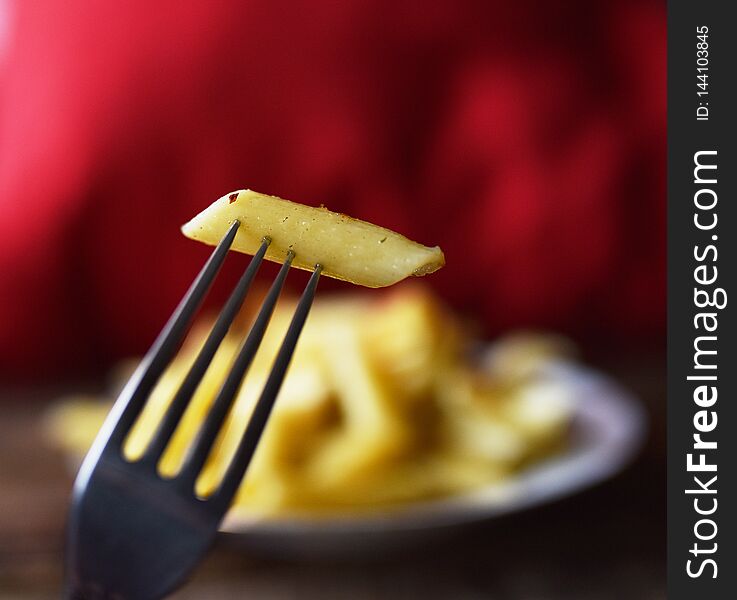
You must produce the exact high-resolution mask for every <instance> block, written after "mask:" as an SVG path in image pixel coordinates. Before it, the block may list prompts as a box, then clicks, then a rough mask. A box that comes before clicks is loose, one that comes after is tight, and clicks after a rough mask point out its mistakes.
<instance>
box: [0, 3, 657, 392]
mask: <svg viewBox="0 0 737 600" xmlns="http://www.w3.org/2000/svg"><path fill="white" fill-rule="evenodd" d="M3 5H4V6H5V7H6V8H5V13H6V14H5V17H4V23H5V25H4V26H3V27H0V373H2V374H3V375H4V376H5V377H12V378H19V377H37V378H38V377H48V376H51V375H54V376H56V375H58V374H59V373H62V372H65V373H73V372H78V371H82V370H89V369H95V368H99V367H101V366H103V365H107V364H109V363H110V362H112V361H113V360H114V359H116V358H118V357H120V356H124V355H129V354H131V353H135V352H140V351H142V350H144V349H145V348H146V346H147V345H148V344H149V343H150V342H151V340H152V338H153V336H154V335H155V333H156V332H157V331H158V330H159V328H160V327H161V325H162V324H163V322H164V320H165V319H166V317H167V316H168V314H169V313H170V312H171V310H172V308H173V306H174V305H175V304H176V302H177V300H178V299H179V297H180V296H181V294H182V293H183V291H184V289H185V288H186V287H187V285H188V283H189V282H190V281H191V279H192V277H193V275H194V273H195V272H196V271H197V270H198V268H199V266H200V265H201V263H202V262H203V260H204V258H205V257H206V256H207V254H208V252H209V251H208V249H207V248H205V247H204V246H200V245H198V244H194V243H192V242H190V241H188V240H186V239H184V238H183V237H182V236H181V234H180V233H179V225H180V224H181V223H183V222H184V221H186V220H187V219H188V218H190V217H191V216H192V215H193V214H194V213H196V212H198V211H199V210H201V209H202V208H203V207H204V206H206V205H207V204H209V203H210V202H211V201H212V200H214V199H215V198H216V197H218V196H220V195H222V194H224V193H226V192H229V191H231V190H233V189H237V188H241V187H250V188H252V189H255V190H258V191H262V192H265V193H272V194H277V195H281V196H283V197H286V198H289V199H292V200H296V201H301V202H305V203H310V204H319V203H325V204H326V205H327V206H328V207H329V208H331V209H333V210H339V211H342V212H346V213H349V214H351V215H353V216H356V217H359V218H363V219H366V220H370V221H374V222H377V223H380V224H382V225H385V226H387V227H391V228H394V229H396V230H398V231H400V232H402V233H404V234H406V235H408V236H409V237H411V238H413V239H416V240H418V241H420V242H423V243H426V244H431V245H434V244H439V245H440V246H441V247H442V248H443V249H444V250H445V253H446V258H447V262H448V264H447V266H446V268H445V269H443V270H442V271H440V272H439V273H437V274H435V275H433V276H432V277H430V278H428V279H427V282H428V283H429V284H432V285H433V286H434V287H435V289H437V290H438V291H439V292H440V293H441V294H442V295H443V296H444V297H445V298H446V299H447V300H448V301H449V302H451V303H452V304H453V305H454V306H455V307H456V308H457V309H459V310H461V311H463V312H465V313H466V314H468V315H471V316H473V317H475V318H477V319H478V320H479V321H480V322H481V323H482V325H483V327H484V330H485V333H486V334H487V335H494V334H496V333H499V332H502V331H504V330H507V329H509V328H512V327H519V326H527V327H529V326H544V327H548V328H554V329H557V330H560V331H563V332H566V333H568V334H570V335H573V336H574V337H575V338H577V339H579V340H581V341H582V342H583V343H584V344H585V345H586V347H590V348H599V349H612V348H613V349H622V348H626V347H627V346H628V345H633V344H638V345H648V344H650V345H652V344H656V345H657V344H660V343H662V339H663V335H664V321H665V302H664V289H665V283H664V280H665V276H664V263H665V158H666V156H665V5H664V3H662V2H643V1H631V2H628V1H624V2H590V1H587V2H577V1H574V2H555V3H543V2H531V1H529V0H521V1H520V0H518V1H516V2H512V3H509V2H494V1H483V0H479V1H473V0H466V1H463V2H459V1H458V0H452V1H451V0H441V1H434V2H404V1H398V0H393V1H391V2H386V1H376V0H373V1H357V0H350V1H348V0H346V1H343V2H319V3H316V2H306V1H291V2H275V1H267V0H258V1H248V2H238V1H235V0H233V1H212V0H191V1H187V2H182V1H178V2H175V1H159V2H150V1H148V0H146V1H144V0H136V1H129V2H118V3H110V2H98V1H94V0H44V1H39V2H20V1H17V2H12V1H11V2H5V3H4V4H3ZM1 14H2V13H0V15H1ZM2 19H3V17H2V16H0V25H2V23H3V20H2ZM234 258H235V257H234ZM230 262H231V263H235V264H233V265H230V266H229V269H228V277H230V278H232V277H233V276H234V275H235V274H236V273H237V271H238V270H239V269H240V267H241V266H242V265H243V264H245V259H242V257H238V258H237V259H236V260H231V261H230ZM293 279H294V280H295V282H296V283H295V284H296V285H301V284H303V282H304V279H303V278H302V277H301V276H299V277H294V278H293ZM321 286H324V288H332V289H346V285H345V284H341V283H338V282H323V283H321ZM226 287H227V286H222V287H221V288H219V292H220V295H221V296H222V292H223V291H224V290H225V288H226ZM217 295H218V294H216V296H217Z"/></svg>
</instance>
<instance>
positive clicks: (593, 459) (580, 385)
mask: <svg viewBox="0 0 737 600" xmlns="http://www.w3.org/2000/svg"><path fill="white" fill-rule="evenodd" d="M545 375H546V376H548V377H550V378H553V379H556V380H558V381H563V382H565V383H566V384H567V385H568V386H569V387H570V388H571V389H572V390H573V402H574V413H575V416H574V421H573V427H572V432H571V436H572V438H571V444H570V446H569V448H568V449H567V450H566V451H565V452H564V453H563V454H559V455H557V456H555V457H553V458H551V459H549V460H546V461H542V462H539V463H536V464H535V465H533V466H531V467H529V468H528V469H526V470H524V471H522V472H520V473H519V475H517V476H516V477H514V478H510V479H509V480H508V481H506V482H505V483H503V484H494V485H490V486H487V487H484V488H480V489H478V490H475V491H473V492H469V493H466V494H463V495H459V496H454V497H450V498H444V499H439V500H432V501H426V502H418V503H416V504H412V505H408V506H404V507H402V508H397V509H393V510H392V511H391V512H381V513H370V514H359V515H355V516H354V515H341V516H337V517H335V518H325V517H323V518H320V519H319V520H315V519H286V518H285V519H281V518H279V519H276V518H272V519H257V518H254V519H248V518H244V517H243V516H240V515H238V516H229V517H228V518H226V520H225V521H224V523H223V526H222V531H223V534H224V536H225V538H226V539H227V541H229V542H233V543H236V544H237V545H239V546H243V547H244V548H246V549H248V550H249V552H254V553H258V554H268V555H272V556H273V555H277V556H284V557H287V556H288V557H300V556H309V557H311V558H314V557H316V556H323V557H325V556H327V557H331V556H345V555H346V554H350V555H355V554H364V553H373V552H380V551H383V550H389V549H392V548H396V547H399V546H406V545H407V544H410V545H411V544H413V543H417V542H418V541H421V540H424V539H427V538H428V536H436V535H440V534H442V533H443V532H447V531H448V530H449V529H452V528H455V527H457V526H460V525H464V524H469V523H473V522H478V521H482V520H488V519H493V518H497V517H500V516H503V515H507V514H510V513H514V512H519V511H522V510H527V509H529V508H533V507H535V506H539V505H541V504H545V503H548V502H551V501H553V500H556V499H559V498H563V497H565V496H570V495H572V494H574V493H576V492H578V491H580V490H583V489H584V488H587V487H590V486H592V485H594V484H596V483H599V482H601V481H603V480H605V479H607V478H609V477H611V476H613V475H614V474H616V473H617V472H619V471H620V470H622V468H623V467H624V466H626V464H627V463H628V462H629V461H630V460H631V459H632V458H633V456H634V455H635V453H636V452H637V450H638V449H639V448H640V446H641V444H642V442H643V440H644V437H645V431H646V417H645V413H644V411H643V409H642V407H641V406H640V404H639V403H638V402H637V401H636V400H635V399H634V398H632V396H630V394H629V393H627V392H626V391H625V390H623V389H622V388H621V387H620V386H618V385H617V384H615V383H614V382H613V381H612V380H611V379H609V378H607V377H606V376H604V375H602V374H600V373H598V372H596V371H593V370H590V369H586V368H584V367H581V366H578V365H570V364H555V365H550V366H549V367H547V368H546V372H545Z"/></svg>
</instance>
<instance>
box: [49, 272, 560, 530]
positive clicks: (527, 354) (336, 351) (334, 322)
mask: <svg viewBox="0 0 737 600" xmlns="http://www.w3.org/2000/svg"><path fill="white" fill-rule="evenodd" d="M295 304H296V300H294V299H290V298H287V299H284V300H282V301H280V302H279V304H278V305H277V307H276V309H275V311H274V314H273V317H272V320H271V323H270V325H269V327H268V329H267V331H266V334H265V336H264V339H263V342H262V344H261V347H260V348H259V351H258V352H257V354H256V356H255V357H254V360H253V363H252V365H251V368H250V370H249V372H248V373H247V375H246V378H245V380H244V382H243V385H242V386H241V388H240V390H239V392H238V394H237V397H236V399H235V401H234V405H233V407H232V409H231V411H230V413H229V415H228V417H227V419H226V422H225V425H224V427H223V430H222V431H221V433H220V435H219V436H218V439H217V440H216V443H215V446H214V447H213V451H212V452H211V454H210V456H209V457H208V460H207V462H206V464H205V467H204V469H203V472H202V474H201V475H200V477H199V479H198V481H197V492H198V493H199V494H200V495H202V496H207V495H208V494H210V493H211V492H212V491H213V490H214V489H215V488H216V487H217V485H218V483H219V482H220V480H221V478H222V475H223V473H224V472H225V469H226V468H227V465H228V464H229V462H230V460H231V457H232V455H233V452H234V451H235V448H236V447H237V445H238V443H239V441H240V439H241V436H242V434H243V431H244V429H245V427H246V423H247V421H248V419H249V417H250V415H251V412H252V410H253V407H254V405H255V403H256V401H257V399H258V397H259V395H260V393H261V389H262V386H263V384H264V382H265V380H266V378H267V376H268V373H269V371H270V369H271V365H272V363H273V360H274V357H275V356H276V353H277V351H278V348H279V345H280V344H281V341H282V339H283V336H284V334H285V332H286V329H287V327H288V325H289V322H290V320H291V317H292V314H293V312H294V308H295ZM251 318H252V311H249V310H248V309H246V310H245V311H244V314H242V315H240V316H239V318H238V320H237V321H236V323H235V324H234V326H233V328H232V330H231V332H230V333H229V334H228V335H227V336H226V338H225V340H224V341H223V344H222V346H221V348H220V349H219V350H218V352H217V354H216V355H215V357H214V359H213V361H212V364H211V366H210V368H209V369H208V371H207V373H206V374H205V377H204V379H203V381H202V383H201V384H200V386H199V387H198V389H197V391H196V393H195V395H194V397H193V399H192V401H191V403H190V405H189V406H188V408H187V410H186V412H185V414H184V416H183V418H182V421H181V423H180V425H179V426H178V428H177V430H176V431H175V433H174V436H173V438H172V441H171V443H170V445H169V447H168V448H167V449H166V451H165V453H164V456H163V457H162V461H161V463H160V464H159V470H160V471H161V472H162V473H163V474H164V475H173V474H175V473H176V472H177V470H178V469H179V467H180V464H181V462H182V459H183V457H184V456H185V453H186V451H187V447H188V445H189V444H190V443H191V442H192V440H193V439H194V437H195V435H196V433H197V430H198V428H199V427H200V425H201V424H202V422H203V420H204V418H205V415H206V414H207V411H208V409H209V407H210V405H211V404H212V402H213V400H214V398H215V395H216V394H217V391H218V389H219V386H220V384H221V383H222V381H223V379H224V377H225V374H226V373H227V371H228V369H229V368H230V364H231V362H232V360H233V357H234V356H235V353H236V352H237V350H238V347H239V345H240V344H241V342H242V340H243V338H244V336H245V334H246V332H247V331H248V328H249V326H250V321H251ZM209 327H210V324H209V323H201V324H200V325H199V326H198V327H196V328H195V329H194V330H193V331H192V332H191V334H190V335H189V337H188V339H187V340H186V342H185V345H184V347H183V348H182V350H181V351H180V354H179V356H178V357H177V358H176V359H175V360H174V362H173V363H172V364H171V365H170V366H169V368H168V369H167V370H166V372H165V373H164V374H163V375H162V377H161V379H160V380H159V382H158V384H157V386H156V387H155V389H154V391H153V393H152V394H151V397H150V399H149V402H148V404H147V405H146V407H145V409H144V412H143V413H142V415H141V417H140V418H139V420H138V422H137V423H136V425H135V427H134V429H133V431H132V432H131V434H130V435H129V437H128V439H127V440H126V445H125V451H126V454H127V456H128V457H129V458H131V459H135V458H136V457H137V456H140V455H141V453H142V452H143V451H144V449H145V447H146V445H147V443H148V441H149V439H150V438H151V436H152V434H153V432H154V431H155V429H156V427H157V425H158V423H159V421H160V419H161V416H162V415H163V414H164V411H165V410H166V408H167V406H168V404H169V402H170V401H171V398H172V396H173V394H174V393H175V390H176V389H177V388H178V386H179V385H180V383H181V381H182V380H183V378H184V376H185V374H186V372H187V370H188V369H189V366H190V365H191V364H192V361H193V360H194V358H195V356H196V354H197V352H198V350H199V348H200V347H201V345H202V343H203V342H204V339H205V337H206V335H207V332H208V330H209ZM467 343H468V340H467V339H465V338H464V335H463V332H462V330H461V327H460V326H459V324H458V323H457V322H456V320H455V319H454V317H453V315H452V314H451V313H450V312H449V310H448V309H447V308H445V307H443V305H442V304H441V303H440V302H439V301H438V300H437V299H436V298H434V297H433V296H432V295H431V294H430V292H429V291H428V290H427V289H426V288H423V287H422V286H417V285H414V286H413V285H405V286H401V287H399V288H397V289H396V290H393V291H392V292H391V293H389V294H388V295H387V296H385V297H382V298H380V299H377V300H373V299H369V297H367V296H366V295H351V296H342V297H335V298H332V297H329V296H327V297H318V298H317V299H316V300H315V303H314V306H313V309H312V311H311V313H310V315H309V317H308V319H307V322H306V324H305V328H304V330H303V332H302V335H301V337H300V340H299V343H298V344H297V347H296V349H295V353H294V357H293V360H292V364H291V366H290V368H289V371H288V372H287V376H286V378H285V380H284V384H283V386H282V389H281V392H280V394H279V397H278V399H277V402H276V404H275V406H274V410H273V413H272V415H271V418H270V420H269V423H268V425H267V427H266V429H265V431H264V435H263V438H262V440H261V443H260V444H259V447H258V450H257V451H256V453H255V455H254V458H253V461H252V463H251V465H250V467H249V470H248V472H247V474H246V477H245V479H244V482H243V484H242V485H241V488H240V490H239V492H238V494H237V497H236V499H235V503H234V506H233V510H234V511H236V512H240V513H242V514H248V515H251V516H252V515H255V514H259V515H262V516H281V515H285V514H292V515H293V514H302V515H321V514H322V515H329V514H331V513H333V512H335V511H360V510H369V509H372V508H376V507H382V506H391V505H396V504H401V503H408V502H414V501H418V500H421V499H427V498H435V497H441V496H447V495H450V494H456V493H460V492H463V491H466V490H471V489H474V488H477V487H480V486H482V485H487V484H490V483H493V482H498V481H503V480H504V479H505V478H507V477H510V476H512V475H514V474H515V473H516V472H517V471H519V469H521V468H522V467H523V466H524V465H526V464H528V463H530V462H532V461H534V460H538V459H540V458H543V457H545V456H549V455H550V454H551V453H552V452H555V451H556V450H557V449H558V448H560V447H561V446H562V445H563V444H564V443H565V440H566V438H567V430H568V426H569V424H570V421H571V415H572V405H571V402H570V390H569V389H568V388H567V387H566V385H565V384H563V383H561V382H551V381H548V380H546V379H545V378H544V377H543V378H541V377H540V373H541V372H542V371H541V367H544V363H545V361H549V360H554V359H556V357H557V354H556V353H557V351H556V350H555V344H554V343H552V342H550V341H549V340H546V339H541V338H539V337H535V336H533V335H529V334H528V335H526V336H525V337H523V338H510V339H508V340H502V341H501V342H499V343H497V344H495V349H494V351H493V352H492V353H490V356H493V358H494V362H493V363H487V364H486V368H478V367H476V366H475V365H472V364H470V363H469V361H468V359H467V358H466V353H465V351H464V350H465V346H466V345H467ZM102 406H103V405H101V404H100V403H92V402H90V401H86V400H74V401H71V402H68V403H66V404H65V405H63V406H61V407H58V408H57V409H55V411H54V412H53V413H52V415H51V418H50V420H51V430H52V432H53V435H54V437H55V438H56V439H57V440H58V441H59V442H60V443H61V444H62V445H63V446H64V447H66V448H68V449H72V450H75V451H76V452H77V453H78V454H82V453H83V452H85V451H86V450H87V447H88V446H89V444H90V443H91V441H92V439H93V438H94V435H95V433H96V430H97V428H98V427H99V425H100V424H101V422H102V420H103V417H104V410H103V409H102V408H101V407H102Z"/></svg>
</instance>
